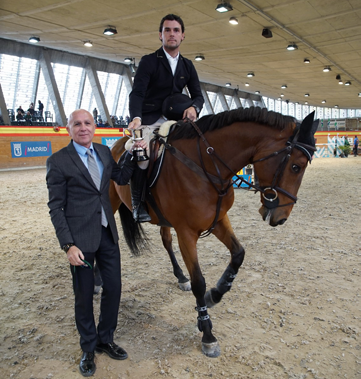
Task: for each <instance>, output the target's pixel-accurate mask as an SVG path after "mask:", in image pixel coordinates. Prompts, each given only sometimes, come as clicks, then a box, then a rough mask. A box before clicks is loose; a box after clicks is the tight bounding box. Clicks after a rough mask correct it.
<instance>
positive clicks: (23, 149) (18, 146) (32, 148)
mask: <svg viewBox="0 0 361 379" xmlns="http://www.w3.org/2000/svg"><path fill="white" fill-rule="evenodd" d="M10 144H11V156H12V158H31V157H48V156H50V155H51V154H52V153H51V142H50V141H31V142H30V141H29V142H10Z"/></svg>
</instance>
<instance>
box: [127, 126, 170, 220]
mask: <svg viewBox="0 0 361 379" xmlns="http://www.w3.org/2000/svg"><path fill="white" fill-rule="evenodd" d="M175 125H176V121H166V122H165V123H163V124H162V125H161V126H160V128H159V129H156V130H155V131H154V137H153V138H152V139H151V140H150V142H149V166H148V169H147V170H148V171H147V183H146V188H145V191H144V192H143V194H144V195H143V201H147V202H148V204H149V205H150V206H151V207H152V209H153V211H154V212H155V214H156V215H157V217H158V220H159V223H158V226H168V227H172V225H171V224H170V222H169V221H168V220H166V218H165V217H164V216H163V214H162V213H161V211H160V209H159V208H158V206H157V204H156V202H155V200H154V197H153V195H152V193H151V191H150V188H152V187H153V186H154V185H155V183H156V182H157V180H158V178H159V175H160V172H161V168H162V164H163V159H164V153H165V150H166V149H165V148H164V145H165V144H166V142H167V138H168V135H169V133H170V132H171V131H172V129H173V127H174V126H175ZM132 144H133V141H132V140H128V141H127V142H126V144H125V149H126V150H128V149H129V148H130V147H131V145H132ZM123 157H124V154H122V156H121V157H120V162H121V160H122V159H123Z"/></svg>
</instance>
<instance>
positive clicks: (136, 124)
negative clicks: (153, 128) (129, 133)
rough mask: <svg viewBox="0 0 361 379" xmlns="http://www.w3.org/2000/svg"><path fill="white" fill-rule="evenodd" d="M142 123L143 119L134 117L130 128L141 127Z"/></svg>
mask: <svg viewBox="0 0 361 379" xmlns="http://www.w3.org/2000/svg"><path fill="white" fill-rule="evenodd" d="M141 125H142V120H141V119H140V118H134V119H133V121H131V122H130V123H129V125H128V129H139V128H140V127H141Z"/></svg>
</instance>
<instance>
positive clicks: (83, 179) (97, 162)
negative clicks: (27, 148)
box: [46, 110, 146, 376]
mask: <svg viewBox="0 0 361 379" xmlns="http://www.w3.org/2000/svg"><path fill="white" fill-rule="evenodd" d="M66 128H67V131H68V133H69V135H70V137H71V138H72V140H71V142H70V143H69V145H68V146H66V147H64V148H63V149H61V150H59V151H58V152H56V153H54V154H53V155H52V156H51V157H49V158H48V160H47V162H46V166H47V174H46V181H47V186H48V190H49V202H48V206H49V208H50V212H49V213H50V216H51V221H52V223H53V225H54V227H55V232H56V235H57V237H58V240H59V243H60V246H61V248H62V249H63V250H64V251H65V252H66V254H67V258H68V260H69V262H70V265H71V266H70V268H71V273H72V277H73V289H74V294H75V320H76V325H77V328H78V331H79V334H80V346H81V348H82V351H83V355H82V357H81V361H80V365H79V369H80V372H81V374H82V375H83V376H91V375H93V374H94V372H95V368H96V366H95V362H94V351H97V352H105V353H107V354H108V355H109V356H110V357H111V358H113V359H126V358H127V353H126V352H125V350H124V349H122V348H121V347H119V346H118V345H116V344H115V343H114V341H113V334H114V331H115V329H116V326H117V320H118V310H119V302H120V294H121V273H120V252H119V246H118V232H117V226H116V223H115V220H114V215H113V211H112V207H111V204H110V198H109V183H110V179H113V180H114V181H116V182H117V183H118V184H120V185H125V184H127V183H128V181H129V179H130V177H131V175H132V172H133V170H134V167H135V166H136V164H135V163H134V162H133V161H132V160H131V157H132V155H131V154H130V153H126V156H125V159H124V162H123V165H122V167H119V166H118V165H117V164H116V162H115V161H114V159H113V157H112V155H111V152H110V150H109V148H108V147H107V146H104V145H100V144H97V143H93V142H92V140H93V137H94V133H95V123H94V118H93V117H92V115H91V114H90V113H89V112H87V111H85V110H76V111H74V112H73V113H72V114H71V115H70V117H69V121H68V125H67V127H66ZM138 144H139V145H140V146H141V147H145V146H146V143H145V142H144V141H141V142H139V143H138ZM94 259H96V261H97V265H98V266H99V269H100V273H101V276H102V279H103V292H102V297H101V304H100V317H99V324H98V326H97V327H96V326H95V321H94V314H93V290H94V273H93V270H92V267H93V265H94Z"/></svg>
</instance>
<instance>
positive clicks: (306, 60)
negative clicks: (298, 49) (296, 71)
mask: <svg viewBox="0 0 361 379" xmlns="http://www.w3.org/2000/svg"><path fill="white" fill-rule="evenodd" d="M310 62H311V61H310V60H309V59H308V58H305V59H304V60H303V63H310Z"/></svg>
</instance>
